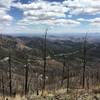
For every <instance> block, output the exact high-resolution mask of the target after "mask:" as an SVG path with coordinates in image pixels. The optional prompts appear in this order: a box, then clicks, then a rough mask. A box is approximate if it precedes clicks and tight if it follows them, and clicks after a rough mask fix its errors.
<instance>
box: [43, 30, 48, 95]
mask: <svg viewBox="0 0 100 100" xmlns="http://www.w3.org/2000/svg"><path fill="white" fill-rule="evenodd" d="M47 32H48V29H46V32H45V37H44V58H43V59H44V69H43V87H42V94H43V91H44V90H45V84H46V80H45V78H46V60H47V59H46V56H47V55H46V53H47V43H46V42H47V40H46V38H47Z"/></svg>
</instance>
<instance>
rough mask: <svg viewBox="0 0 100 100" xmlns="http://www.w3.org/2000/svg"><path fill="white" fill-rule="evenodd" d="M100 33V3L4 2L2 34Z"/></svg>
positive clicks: (1, 4)
mask: <svg viewBox="0 0 100 100" xmlns="http://www.w3.org/2000/svg"><path fill="white" fill-rule="evenodd" d="M46 28H49V32H50V33H58V34H59V33H67V32H70V33H74V32H78V33H81V32H98V33H99V32H100V0H0V32H2V33H12V34H14V33H26V34H29V33H43V32H44V30H45V29H46Z"/></svg>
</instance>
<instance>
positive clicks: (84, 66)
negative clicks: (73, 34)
mask: <svg viewBox="0 0 100 100" xmlns="http://www.w3.org/2000/svg"><path fill="white" fill-rule="evenodd" d="M86 45H87V34H86V36H85V38H84V44H83V78H82V88H85V76H86V75H85V72H86V62H87V60H86V53H87V47H86Z"/></svg>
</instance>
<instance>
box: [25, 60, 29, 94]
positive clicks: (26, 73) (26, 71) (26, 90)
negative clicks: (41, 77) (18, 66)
mask: <svg viewBox="0 0 100 100" xmlns="http://www.w3.org/2000/svg"><path fill="white" fill-rule="evenodd" d="M28 74H29V65H28V61H26V65H25V95H27V93H28Z"/></svg>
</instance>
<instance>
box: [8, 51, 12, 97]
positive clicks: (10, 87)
mask: <svg viewBox="0 0 100 100" xmlns="http://www.w3.org/2000/svg"><path fill="white" fill-rule="evenodd" d="M8 63H9V94H10V96H11V95H12V68H11V66H12V65H11V52H10V51H9V60H8Z"/></svg>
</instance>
